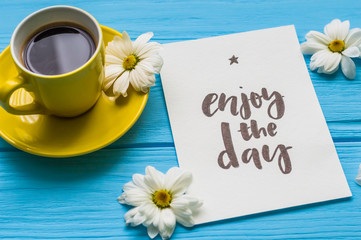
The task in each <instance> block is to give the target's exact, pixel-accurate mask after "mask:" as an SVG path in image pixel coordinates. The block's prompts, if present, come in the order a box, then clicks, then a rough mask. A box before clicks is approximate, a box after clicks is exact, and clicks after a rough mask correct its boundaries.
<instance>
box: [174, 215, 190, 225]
mask: <svg viewBox="0 0 361 240" xmlns="http://www.w3.org/2000/svg"><path fill="white" fill-rule="evenodd" d="M175 216H176V219H177V222H179V223H180V224H182V225H183V226H185V227H193V226H194V220H193V218H192V217H191V216H182V215H180V214H177V213H175Z"/></svg>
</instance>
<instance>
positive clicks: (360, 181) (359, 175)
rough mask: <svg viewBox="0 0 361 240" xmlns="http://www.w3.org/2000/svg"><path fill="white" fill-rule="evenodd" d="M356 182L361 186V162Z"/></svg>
mask: <svg viewBox="0 0 361 240" xmlns="http://www.w3.org/2000/svg"><path fill="white" fill-rule="evenodd" d="M356 182H357V184H358V185H360V186H361V164H360V167H359V169H358V174H357V176H356Z"/></svg>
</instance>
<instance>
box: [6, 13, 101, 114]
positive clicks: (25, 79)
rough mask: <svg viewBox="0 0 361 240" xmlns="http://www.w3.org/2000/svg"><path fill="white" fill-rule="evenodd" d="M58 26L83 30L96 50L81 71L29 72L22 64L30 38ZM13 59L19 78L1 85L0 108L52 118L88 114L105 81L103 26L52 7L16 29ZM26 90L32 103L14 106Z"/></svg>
mask: <svg viewBox="0 0 361 240" xmlns="http://www.w3.org/2000/svg"><path fill="white" fill-rule="evenodd" d="M58 22H71V23H75V24H77V25H80V26H82V27H83V28H84V29H86V30H87V31H88V32H89V33H90V34H91V35H92V36H93V38H94V41H95V44H96V49H95V52H94V54H93V55H92V57H91V58H90V59H89V60H88V61H87V62H86V63H85V64H84V65H83V66H81V67H79V68H78V69H75V70H74V71H71V72H68V73H65V74H61V75H42V74H38V73H34V72H31V71H30V70H28V69H27V68H26V67H25V66H24V63H23V61H22V50H23V47H24V45H25V42H26V41H27V40H28V39H29V37H30V36H31V35H32V34H34V33H36V31H37V30H39V29H41V28H42V27H44V26H46V25H49V24H54V23H58ZM10 50H11V56H12V59H13V60H14V63H15V65H16V67H17V70H18V72H19V75H18V76H17V77H16V78H13V79H8V80H7V81H6V82H3V83H0V105H1V106H2V107H3V108H4V109H5V110H6V111H7V112H9V113H11V114H16V115H28V114H51V115H56V116H61V117H74V116H77V115H80V114H82V113H84V112H86V111H87V110H89V109H90V108H91V107H92V106H93V105H94V104H95V103H96V102H97V100H98V98H99V96H100V93H101V88H102V84H103V81H104V59H105V56H104V43H103V35H102V30H101V28H100V25H99V24H98V22H97V21H96V20H95V18H94V17H93V16H91V15H90V14H89V13H87V12H85V11H84V10H82V9H79V8H75V7H71V6H52V7H47V8H44V9H41V10H39V11H37V12H34V13H32V14H30V15H29V16H28V17H26V18H25V19H24V20H23V21H22V22H21V23H20V24H19V25H18V26H17V27H16V29H15V31H14V33H13V35H12V38H11V42H10ZM20 88H24V89H25V90H26V91H28V92H29V93H30V94H31V95H32V96H33V99H34V100H33V102H31V103H29V104H26V105H21V106H13V105H11V104H10V98H11V95H12V94H13V93H14V92H15V91H16V90H17V89H20Z"/></svg>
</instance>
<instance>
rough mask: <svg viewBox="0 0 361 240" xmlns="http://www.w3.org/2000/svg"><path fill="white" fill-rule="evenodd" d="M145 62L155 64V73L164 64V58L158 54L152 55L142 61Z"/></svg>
mask: <svg viewBox="0 0 361 240" xmlns="http://www.w3.org/2000/svg"><path fill="white" fill-rule="evenodd" d="M142 63H143V64H148V65H150V66H153V68H154V72H153V73H159V72H160V69H161V68H162V66H163V58H162V57H161V56H160V55H158V54H156V55H153V56H150V57H148V58H146V59H144V60H143V61H142Z"/></svg>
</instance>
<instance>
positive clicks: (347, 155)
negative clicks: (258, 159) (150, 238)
mask: <svg viewBox="0 0 361 240" xmlns="http://www.w3.org/2000/svg"><path fill="white" fill-rule="evenodd" d="M336 146H337V150H338V152H339V155H340V159H341V162H342V166H343V169H344V171H345V174H346V177H347V179H348V182H349V185H350V187H351V190H352V192H353V195H354V196H353V197H352V198H351V199H348V200H342V201H334V202H331V203H328V204H324V203H320V204H316V205H311V206H304V207H297V208H294V209H292V210H281V211H275V212H272V213H264V214H258V215H255V216H249V217H243V218H236V219H231V220H226V221H221V222H217V223H211V224H204V225H200V226H197V227H195V228H193V229H191V230H190V229H187V228H183V227H178V228H177V229H176V231H175V234H174V237H173V238H172V239H219V238H221V239H240V238H242V239H243V238H250V239H280V238H287V239H304V238H314V239H320V238H330V239H335V238H346V237H348V238H350V239H356V238H361V229H360V222H361V206H360V204H359V203H360V200H361V194H360V187H358V186H357V185H356V183H355V182H354V178H355V175H356V172H357V167H358V164H359V156H360V155H361V143H336ZM147 165H152V166H155V167H156V168H158V169H160V170H162V171H166V170H167V169H169V168H170V167H172V166H176V165H177V162H176V155H175V151H174V148H173V147H163V148H135V149H134V148H133V149H129V148H127V149H116V150H115V149H104V150H100V151H98V152H96V153H94V154H90V155H87V156H83V157H77V158H70V159H47V158H41V157H35V156H32V155H28V154H26V153H22V152H3V153H2V154H1V156H0V176H1V177H0V204H1V211H0V223H1V224H0V236H1V238H2V239H60V238H61V239H65V238H76V239H80V238H94V239H95V238H99V239H143V238H145V236H146V232H145V231H144V229H143V228H142V227H138V228H136V229H133V228H131V227H126V226H125V225H124V220H123V215H124V213H125V212H126V211H127V210H128V209H129V208H128V207H125V206H122V205H119V204H118V203H117V201H116V197H117V196H118V195H119V194H120V193H121V187H122V185H123V184H124V183H126V182H128V181H130V180H131V176H132V174H133V173H142V174H143V173H144V169H145V167H146V166H147ZM225 197H227V196H225ZM221 204H222V203H220V205H221Z"/></svg>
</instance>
